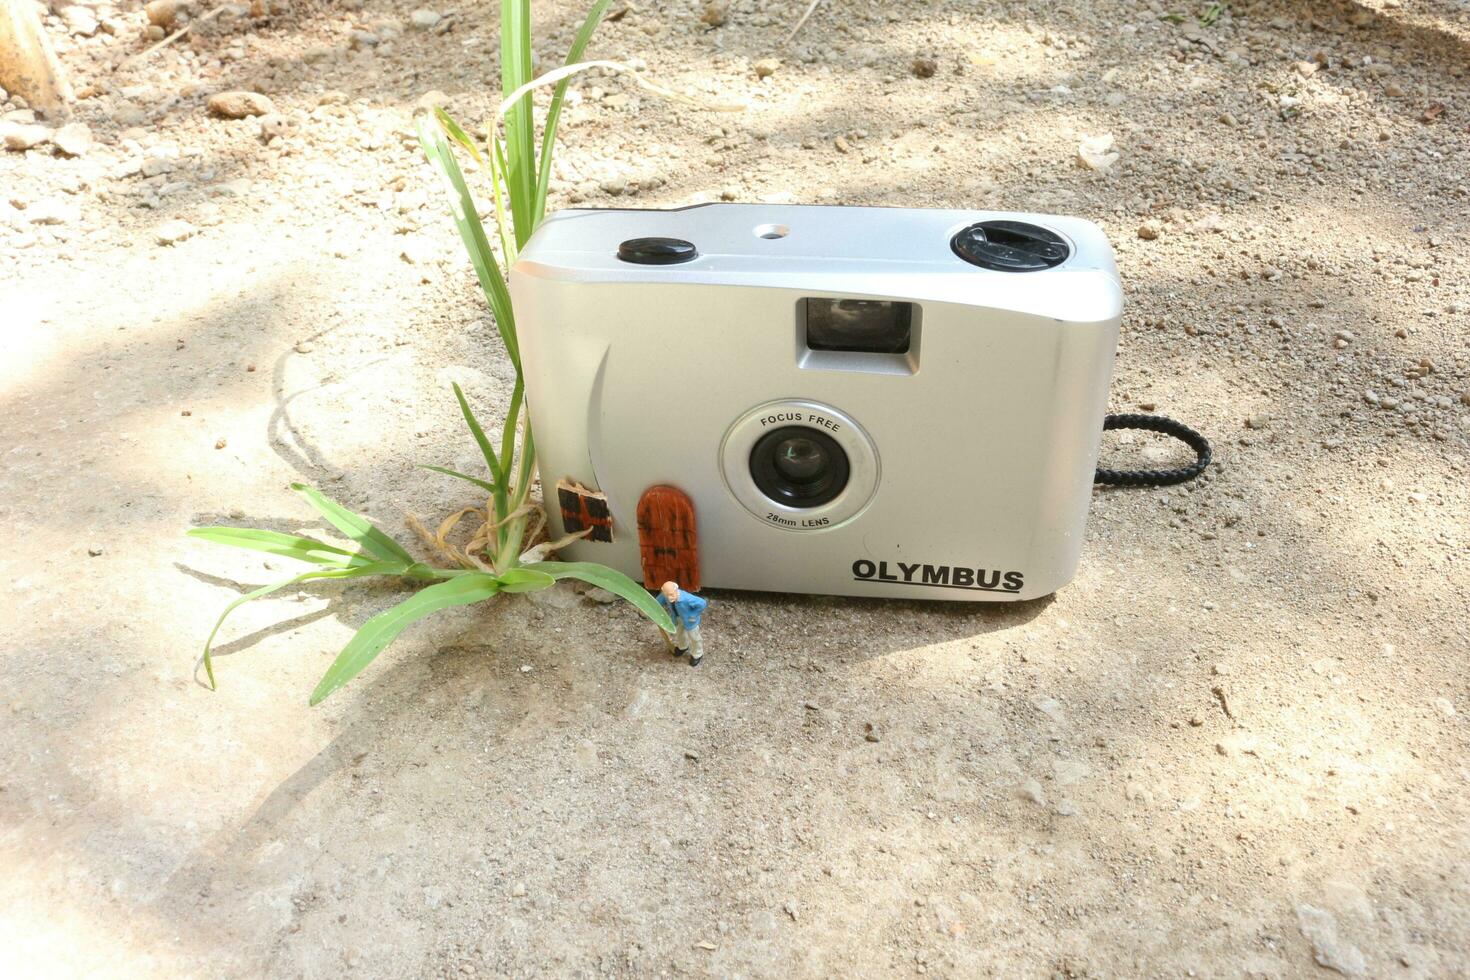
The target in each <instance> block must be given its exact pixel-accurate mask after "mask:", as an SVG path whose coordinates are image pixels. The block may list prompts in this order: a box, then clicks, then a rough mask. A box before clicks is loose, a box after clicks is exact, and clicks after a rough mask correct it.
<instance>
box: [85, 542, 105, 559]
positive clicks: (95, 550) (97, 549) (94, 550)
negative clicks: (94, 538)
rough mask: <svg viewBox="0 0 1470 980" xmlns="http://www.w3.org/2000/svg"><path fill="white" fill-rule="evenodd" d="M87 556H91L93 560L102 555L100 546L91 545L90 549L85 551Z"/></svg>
mask: <svg viewBox="0 0 1470 980" xmlns="http://www.w3.org/2000/svg"><path fill="white" fill-rule="evenodd" d="M87 554H89V555H91V556H92V557H93V558H96V557H97V556H98V555H101V554H102V546H101V545H100V544H94V545H92V546H91V547H90V548H88V549H87Z"/></svg>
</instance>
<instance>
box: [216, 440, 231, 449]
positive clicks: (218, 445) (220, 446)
mask: <svg viewBox="0 0 1470 980" xmlns="http://www.w3.org/2000/svg"><path fill="white" fill-rule="evenodd" d="M227 445H228V443H227V442H225V440H224V439H216V440H215V441H214V448H215V449H223V448H225V446H227Z"/></svg>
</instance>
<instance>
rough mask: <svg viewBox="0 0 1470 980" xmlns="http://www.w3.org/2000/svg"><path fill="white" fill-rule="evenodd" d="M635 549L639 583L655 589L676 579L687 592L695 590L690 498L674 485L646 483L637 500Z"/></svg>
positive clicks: (696, 572)
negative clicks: (640, 563) (640, 576)
mask: <svg viewBox="0 0 1470 980" xmlns="http://www.w3.org/2000/svg"><path fill="white" fill-rule="evenodd" d="M638 550H639V552H640V554H641V556H642V559H643V584H644V585H645V586H647V587H648V588H650V589H656V588H658V587H659V586H661V585H663V584H664V583H665V582H677V583H679V588H681V589H684V590H685V591H687V592H698V591H699V538H698V536H697V535H696V533H695V529H694V501H692V500H690V499H689V495H688V494H686V493H685V492H684V491H683V490H679V489H677V488H675V487H667V486H658V487H649V488H648V489H647V490H645V491H643V496H642V497H641V498H640V499H639V501H638Z"/></svg>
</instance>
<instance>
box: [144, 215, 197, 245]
mask: <svg viewBox="0 0 1470 980" xmlns="http://www.w3.org/2000/svg"><path fill="white" fill-rule="evenodd" d="M198 232H199V229H197V228H195V227H194V226H193V225H191V224H189V222H187V221H185V220H183V219H182V218H172V219H170V220H168V221H165V222H164V223H163V224H161V225H159V226H158V227H157V228H155V229H153V240H154V241H155V242H157V243H158V244H160V245H174V244H177V243H178V242H182V241H184V240H185V239H189V238H193V237H194V236H195V235H196V234H198Z"/></svg>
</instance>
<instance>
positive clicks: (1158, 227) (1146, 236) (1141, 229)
mask: <svg viewBox="0 0 1470 980" xmlns="http://www.w3.org/2000/svg"><path fill="white" fill-rule="evenodd" d="M1163 230H1164V223H1163V222H1162V221H1160V220H1159V219H1158V218H1149V219H1148V220H1147V221H1145V222H1144V223H1143V224H1141V225H1139V226H1138V237H1139V238H1142V239H1143V240H1144V241H1146V242H1151V241H1153V240H1155V239H1156V238H1158V237H1159V235H1160V234H1161V233H1162V232H1163Z"/></svg>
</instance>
